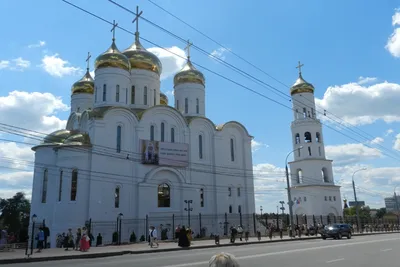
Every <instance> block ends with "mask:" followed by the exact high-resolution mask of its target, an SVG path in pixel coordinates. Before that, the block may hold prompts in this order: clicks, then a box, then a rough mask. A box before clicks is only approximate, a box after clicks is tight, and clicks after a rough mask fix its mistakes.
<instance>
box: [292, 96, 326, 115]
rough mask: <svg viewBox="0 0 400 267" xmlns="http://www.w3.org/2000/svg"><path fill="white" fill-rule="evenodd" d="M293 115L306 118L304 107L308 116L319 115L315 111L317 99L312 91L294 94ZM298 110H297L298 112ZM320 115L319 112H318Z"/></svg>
mask: <svg viewBox="0 0 400 267" xmlns="http://www.w3.org/2000/svg"><path fill="white" fill-rule="evenodd" d="M292 99H293V100H292V103H293V116H294V118H298V119H300V118H304V115H303V109H304V108H305V109H306V116H309V115H310V116H311V117H313V114H315V115H314V117H315V116H316V115H317V114H316V111H315V99H314V94H312V93H301V94H294V95H292ZM296 110H297V112H296ZM318 115H319V114H318Z"/></svg>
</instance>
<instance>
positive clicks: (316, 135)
mask: <svg viewBox="0 0 400 267" xmlns="http://www.w3.org/2000/svg"><path fill="white" fill-rule="evenodd" d="M315 142H317V143H321V135H320V134H319V133H318V132H317V133H316V134H315Z"/></svg>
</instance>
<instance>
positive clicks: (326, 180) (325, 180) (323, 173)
mask: <svg viewBox="0 0 400 267" xmlns="http://www.w3.org/2000/svg"><path fill="white" fill-rule="evenodd" d="M321 174H322V181H324V182H325V183H329V177H328V174H327V171H326V168H322V170H321Z"/></svg>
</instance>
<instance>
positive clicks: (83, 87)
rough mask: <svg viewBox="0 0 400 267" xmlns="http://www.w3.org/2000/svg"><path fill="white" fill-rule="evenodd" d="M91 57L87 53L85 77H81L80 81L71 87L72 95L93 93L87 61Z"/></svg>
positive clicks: (92, 82)
mask: <svg viewBox="0 0 400 267" xmlns="http://www.w3.org/2000/svg"><path fill="white" fill-rule="evenodd" d="M90 57H91V55H90V52H88V56H87V58H86V62H87V68H86V73H85V75H84V76H83V77H82V79H80V80H79V81H77V82H76V83H74V84H73V85H72V87H71V93H72V94H79V93H81V94H93V92H94V81H93V78H92V76H91V75H90V72H89V59H90Z"/></svg>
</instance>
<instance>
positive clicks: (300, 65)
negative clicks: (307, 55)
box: [296, 61, 304, 75]
mask: <svg viewBox="0 0 400 267" xmlns="http://www.w3.org/2000/svg"><path fill="white" fill-rule="evenodd" d="M303 66H304V64H301V63H300V61H299V65H297V67H296V69H299V75H301V67H303Z"/></svg>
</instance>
